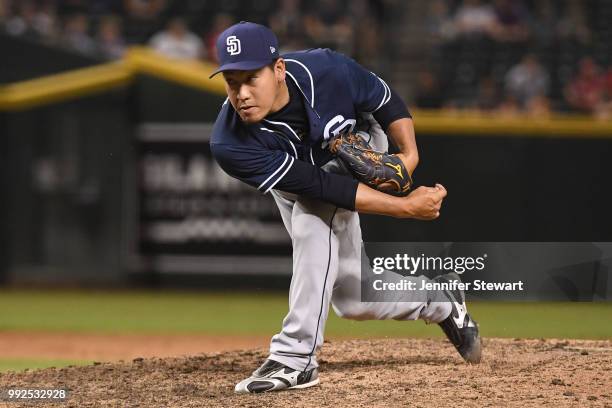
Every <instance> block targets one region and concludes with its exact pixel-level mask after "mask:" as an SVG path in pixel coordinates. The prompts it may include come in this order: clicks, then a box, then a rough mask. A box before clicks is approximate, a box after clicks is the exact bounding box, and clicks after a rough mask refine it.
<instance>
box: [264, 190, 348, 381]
mask: <svg viewBox="0 0 612 408" xmlns="http://www.w3.org/2000/svg"><path fill="white" fill-rule="evenodd" d="M337 211H344V210H337V209H336V207H334V206H331V205H329V204H325V203H322V202H318V201H312V200H306V199H299V200H298V201H296V202H295V204H294V206H293V214H292V217H291V233H292V234H291V235H292V243H293V276H292V278H291V287H290V289H289V312H288V314H287V316H286V317H285V319H284V320H283V327H282V331H281V332H280V333H278V334H276V335H275V336H274V337H272V341H271V344H270V359H272V360H275V361H278V362H280V363H282V364H284V365H286V366H288V367H290V368H293V369H295V370H301V371H304V370H307V369H311V368H313V367H317V361H316V358H315V354H316V351H317V349H318V348H319V347H320V346H321V344H322V343H323V330H324V328H325V322H326V321H327V316H328V313H329V302H330V299H331V294H332V290H333V285H334V281H335V279H336V276H337V272H338V239H337V236H336V229H337V228H341V226H339V225H338V223H337V222H336V221H335V216H336V213H337Z"/></svg>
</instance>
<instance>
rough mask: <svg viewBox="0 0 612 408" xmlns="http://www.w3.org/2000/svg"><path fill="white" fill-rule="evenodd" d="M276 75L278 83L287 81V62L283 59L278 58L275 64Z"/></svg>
mask: <svg viewBox="0 0 612 408" xmlns="http://www.w3.org/2000/svg"><path fill="white" fill-rule="evenodd" d="M274 75H275V76H276V81H277V82H279V83H280V82H282V81H284V80H285V60H284V59H282V58H278V59H277V60H276V61H275V62H274Z"/></svg>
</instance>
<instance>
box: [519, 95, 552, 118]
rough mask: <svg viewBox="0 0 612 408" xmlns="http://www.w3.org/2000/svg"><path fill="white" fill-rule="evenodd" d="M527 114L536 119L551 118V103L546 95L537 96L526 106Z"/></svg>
mask: <svg viewBox="0 0 612 408" xmlns="http://www.w3.org/2000/svg"><path fill="white" fill-rule="evenodd" d="M525 112H526V113H527V115H529V116H532V117H534V118H543V117H547V116H550V101H549V99H548V98H547V97H546V96H544V95H536V96H534V97H533V98H531V99H529V102H527V105H525Z"/></svg>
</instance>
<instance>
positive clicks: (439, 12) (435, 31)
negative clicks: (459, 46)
mask: <svg viewBox="0 0 612 408" xmlns="http://www.w3.org/2000/svg"><path fill="white" fill-rule="evenodd" d="M427 32H428V33H429V35H430V36H431V38H432V39H433V40H434V41H438V42H444V41H447V40H450V39H452V38H453V37H455V35H456V29H455V24H454V22H453V18H452V16H451V13H450V8H449V7H448V4H447V2H446V1H445V0H433V1H432V2H430V3H429V14H428V18H427Z"/></svg>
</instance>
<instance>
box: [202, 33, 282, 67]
mask: <svg viewBox="0 0 612 408" xmlns="http://www.w3.org/2000/svg"><path fill="white" fill-rule="evenodd" d="M217 56H218V57H219V61H220V63H221V66H220V67H219V69H217V70H216V71H215V72H213V74H212V75H211V76H210V78H212V77H213V76H215V75H217V74H218V73H219V72H223V71H230V70H239V71H250V70H252V69H259V68H261V67H265V66H266V65H268V64H271V63H272V62H273V61H274V60H276V59H277V58H278V57H279V54H278V40H277V39H276V35H274V33H273V32H272V30H270V29H269V28H268V27H265V26H262V25H261V24H255V23H249V22H248V21H241V22H240V23H238V24H234V25H233V26H231V27H230V28H228V29H227V30H225V31H223V32H222V33H221V34H220V35H219V38H218V39H217Z"/></svg>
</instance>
